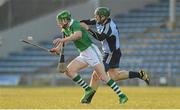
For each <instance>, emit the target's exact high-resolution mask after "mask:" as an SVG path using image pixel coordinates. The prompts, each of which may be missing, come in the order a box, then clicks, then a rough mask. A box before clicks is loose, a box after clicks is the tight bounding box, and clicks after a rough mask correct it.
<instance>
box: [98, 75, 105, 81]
mask: <svg viewBox="0 0 180 110" xmlns="http://www.w3.org/2000/svg"><path fill="white" fill-rule="evenodd" d="M99 79H100V80H102V81H103V82H105V83H106V82H107V78H106V77H105V76H104V75H100V76H99Z"/></svg>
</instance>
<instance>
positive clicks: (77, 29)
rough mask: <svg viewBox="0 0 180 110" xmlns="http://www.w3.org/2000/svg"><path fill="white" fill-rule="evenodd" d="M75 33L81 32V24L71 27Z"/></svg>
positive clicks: (76, 23) (74, 24)
mask: <svg viewBox="0 0 180 110" xmlns="http://www.w3.org/2000/svg"><path fill="white" fill-rule="evenodd" d="M71 28H72V30H73V32H76V31H81V26H80V23H79V22H74V23H73V24H72V26H71Z"/></svg>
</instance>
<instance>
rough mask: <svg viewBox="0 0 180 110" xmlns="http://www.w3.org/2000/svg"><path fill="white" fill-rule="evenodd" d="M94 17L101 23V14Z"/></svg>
mask: <svg viewBox="0 0 180 110" xmlns="http://www.w3.org/2000/svg"><path fill="white" fill-rule="evenodd" d="M94 17H95V20H96V22H97V23H100V21H101V19H100V16H99V15H95V16H94Z"/></svg>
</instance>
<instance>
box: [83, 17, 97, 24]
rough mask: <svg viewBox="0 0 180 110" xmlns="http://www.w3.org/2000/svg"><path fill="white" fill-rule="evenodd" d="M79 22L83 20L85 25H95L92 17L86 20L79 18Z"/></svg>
mask: <svg viewBox="0 0 180 110" xmlns="http://www.w3.org/2000/svg"><path fill="white" fill-rule="evenodd" d="M80 22H83V23H85V24H87V25H96V21H95V19H94V18H93V19H88V20H81V21H80Z"/></svg>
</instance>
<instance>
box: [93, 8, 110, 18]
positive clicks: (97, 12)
mask: <svg viewBox="0 0 180 110" xmlns="http://www.w3.org/2000/svg"><path fill="white" fill-rule="evenodd" d="M94 14H95V15H99V16H105V17H109V16H110V9H109V8H107V7H98V8H96V10H95V12H94Z"/></svg>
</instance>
